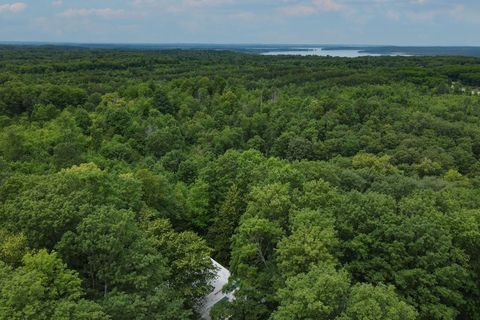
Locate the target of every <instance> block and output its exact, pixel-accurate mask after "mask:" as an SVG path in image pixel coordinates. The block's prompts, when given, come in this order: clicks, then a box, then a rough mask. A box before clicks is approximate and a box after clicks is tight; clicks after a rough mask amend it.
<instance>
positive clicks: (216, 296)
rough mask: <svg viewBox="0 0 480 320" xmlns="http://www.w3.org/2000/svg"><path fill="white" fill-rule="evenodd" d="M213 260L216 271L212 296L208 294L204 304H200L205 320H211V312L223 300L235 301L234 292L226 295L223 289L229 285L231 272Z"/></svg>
mask: <svg viewBox="0 0 480 320" xmlns="http://www.w3.org/2000/svg"><path fill="white" fill-rule="evenodd" d="M211 260H212V264H213V266H214V268H215V270H216V275H215V278H214V279H213V280H212V281H210V285H212V286H213V287H214V288H213V290H212V292H210V294H208V295H207V296H206V297H205V298H204V300H203V302H202V303H201V304H200V307H199V309H198V311H199V312H200V314H201V315H202V318H203V319H206V320H210V310H211V309H212V308H213V306H214V305H216V304H217V303H218V302H220V301H221V300H223V299H228V300H229V301H232V300H233V299H235V297H234V295H233V292H231V293H228V294H225V293H223V292H222V289H223V287H224V286H225V285H226V284H227V283H228V279H229V278H230V271H228V270H227V268H225V267H224V266H222V265H221V264H220V263H218V262H217V261H215V260H213V259H211Z"/></svg>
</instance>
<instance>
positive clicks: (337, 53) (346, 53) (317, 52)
mask: <svg viewBox="0 0 480 320" xmlns="http://www.w3.org/2000/svg"><path fill="white" fill-rule="evenodd" d="M262 54H263V55H267V56H280V55H294V56H322V57H326V56H332V57H344V58H356V57H366V56H371V57H378V56H381V55H380V54H375V53H366V52H360V51H359V50H323V49H322V48H308V49H307V48H306V49H305V50H292V51H271V52H264V53H262ZM391 55H395V56H397V55H402V54H398V53H395V54H391Z"/></svg>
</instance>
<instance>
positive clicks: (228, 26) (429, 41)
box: [0, 0, 480, 46]
mask: <svg viewBox="0 0 480 320" xmlns="http://www.w3.org/2000/svg"><path fill="white" fill-rule="evenodd" d="M479 31H480V0H23V1H12V0H0V41H42V42H43V41H44V42H81V43H212V44H213V43H227V44H253V43H267V44H269V43H272V44H280V43H283V44H361V45H367V44H371V45H444V46H450V45H471V46H479V45H480V32H479Z"/></svg>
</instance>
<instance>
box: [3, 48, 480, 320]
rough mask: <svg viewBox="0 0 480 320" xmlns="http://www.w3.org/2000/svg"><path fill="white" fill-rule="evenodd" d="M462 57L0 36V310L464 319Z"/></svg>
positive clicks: (476, 210) (73, 314) (476, 298)
mask: <svg viewBox="0 0 480 320" xmlns="http://www.w3.org/2000/svg"><path fill="white" fill-rule="evenodd" d="M479 87H480V59H479V58H468V57H362V58H355V59H348V58H333V57H293V56H275V57H273V56H261V55H254V54H243V53H234V52H227V51H208V50H163V51H156V50H146V51H140V50H106V49H104V50H102V49H79V48H77V49H75V48H61V47H36V48H33V47H28V46H25V47H20V46H19V47H14V46H0V319H2V320H3V319H5V320H7V319H8V320H11V319H33V320H36V319H38V320H40V319H41V320H44V319H45V320H46V319H53V320H67V319H74V320H77V319H78V320H87V319H88V320H100V319H101V320H104V319H105V320H106V319H112V320H116V319H120V320H123V319H125V320H130V319H139V320H141V319H145V320H147V319H165V320H166V319H197V318H198V317H199V316H198V314H197V312H196V310H197V309H196V305H197V304H198V303H199V301H201V298H202V297H203V296H205V295H206V294H207V293H209V292H210V290H211V288H210V286H209V282H210V280H211V279H212V277H213V275H214V273H215V270H214V269H213V267H212V264H211V261H210V259H209V257H213V258H214V259H216V260H217V261H219V262H220V263H221V264H223V265H225V266H226V267H228V268H229V270H230V271H231V273H232V276H231V278H230V283H229V284H228V286H227V287H225V289H224V290H226V291H229V290H230V291H233V290H235V297H236V299H235V301H233V302H228V301H224V302H222V303H220V304H218V305H217V306H215V308H214V309H213V310H212V317H213V319H217V320H218V319H232V320H237V319H249V320H250V319H271V320H288V319H298V320H300V319H310V320H313V319H320V320H321V319H326V320H328V319H334V320H384V319H392V320H412V319H420V320H427V319H429V320H430V319H433V320H437V319H438V320H447V319H465V320H470V319H472V320H473V319H480V96H479V95H478V94H476V91H475V90H477V88H479Z"/></svg>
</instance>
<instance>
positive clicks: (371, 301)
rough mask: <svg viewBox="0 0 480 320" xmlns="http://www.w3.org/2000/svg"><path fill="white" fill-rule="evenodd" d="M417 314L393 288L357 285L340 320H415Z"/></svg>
mask: <svg viewBox="0 0 480 320" xmlns="http://www.w3.org/2000/svg"><path fill="white" fill-rule="evenodd" d="M417 316H418V314H417V312H416V311H415V309H414V308H413V307H412V306H409V305H408V304H406V303H405V302H403V301H401V300H400V298H399V297H398V296H397V294H396V293H395V290H394V288H393V287H392V286H385V285H378V286H372V285H371V284H357V285H355V286H354V287H353V288H352V290H351V293H350V296H349V298H348V302H347V307H346V310H345V312H344V313H343V315H342V316H341V317H339V318H338V320H384V319H389V320H414V319H417Z"/></svg>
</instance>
